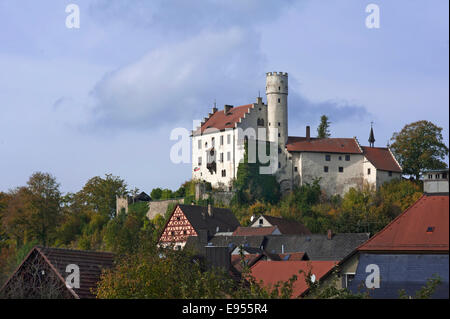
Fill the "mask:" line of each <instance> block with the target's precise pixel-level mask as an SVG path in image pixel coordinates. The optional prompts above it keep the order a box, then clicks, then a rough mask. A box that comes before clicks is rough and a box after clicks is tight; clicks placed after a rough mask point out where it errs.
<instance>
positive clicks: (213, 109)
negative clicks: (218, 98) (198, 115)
mask: <svg viewBox="0 0 450 319" xmlns="http://www.w3.org/2000/svg"><path fill="white" fill-rule="evenodd" d="M212 112H213V114H214V113H216V112H217V107H215V106H214V107H213V108H212Z"/></svg>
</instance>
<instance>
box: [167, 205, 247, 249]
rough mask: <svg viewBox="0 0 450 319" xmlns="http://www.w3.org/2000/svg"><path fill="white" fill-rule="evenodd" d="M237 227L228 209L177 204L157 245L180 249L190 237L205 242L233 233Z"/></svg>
mask: <svg viewBox="0 0 450 319" xmlns="http://www.w3.org/2000/svg"><path fill="white" fill-rule="evenodd" d="M238 226H239V222H238V220H237V219H236V217H235V216H234V214H233V212H232V211H231V210H229V209H226V208H218V207H211V205H208V207H206V206H197V205H181V204H179V205H177V206H176V207H175V209H174V210H173V212H172V214H171V216H170V218H169V220H168V221H167V223H166V225H165V227H164V230H163V231H162V233H161V236H160V238H159V245H160V246H163V247H167V246H169V245H172V246H173V247H174V248H175V249H182V248H183V247H184V245H185V244H186V241H187V239H188V237H190V236H198V237H199V238H201V239H202V241H205V242H206V241H208V239H209V238H211V237H212V236H214V235H215V234H216V233H220V232H233V231H234V230H235V229H236V228H237V227H238Z"/></svg>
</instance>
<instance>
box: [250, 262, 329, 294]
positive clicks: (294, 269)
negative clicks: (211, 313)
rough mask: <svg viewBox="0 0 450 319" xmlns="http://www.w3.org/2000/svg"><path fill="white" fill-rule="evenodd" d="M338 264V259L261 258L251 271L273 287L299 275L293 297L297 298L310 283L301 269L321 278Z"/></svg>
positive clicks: (318, 278)
mask: <svg viewBox="0 0 450 319" xmlns="http://www.w3.org/2000/svg"><path fill="white" fill-rule="evenodd" d="M336 264H337V261H265V260H261V261H259V262H258V263H256V264H255V265H254V266H253V267H251V273H252V275H253V276H254V277H255V278H256V281H257V282H259V281H261V280H262V281H263V284H264V285H265V286H267V287H270V286H271V287H273V286H274V285H275V284H276V283H277V282H278V281H288V280H289V279H290V278H291V277H292V276H293V275H297V280H296V281H295V283H294V286H293V295H292V297H293V298H296V297H298V296H300V295H302V294H303V293H305V292H306V291H307V290H308V285H307V283H306V280H305V276H304V274H299V271H300V270H303V271H304V272H306V273H308V272H309V271H310V270H311V273H312V274H314V275H315V277H316V280H320V279H321V278H322V277H323V276H324V275H325V274H327V273H328V272H330V271H331V270H332V269H333V267H334V266H335V265H336Z"/></svg>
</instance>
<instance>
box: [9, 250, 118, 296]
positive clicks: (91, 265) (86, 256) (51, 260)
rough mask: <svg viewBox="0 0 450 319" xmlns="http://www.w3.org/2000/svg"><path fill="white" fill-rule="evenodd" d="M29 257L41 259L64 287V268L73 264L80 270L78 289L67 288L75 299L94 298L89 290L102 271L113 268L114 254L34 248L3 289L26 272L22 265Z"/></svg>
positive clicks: (97, 280) (65, 274) (94, 284)
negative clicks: (16, 276) (18, 275)
mask: <svg viewBox="0 0 450 319" xmlns="http://www.w3.org/2000/svg"><path fill="white" fill-rule="evenodd" d="M31 257H38V258H39V257H41V258H42V259H43V260H44V262H45V263H46V264H47V265H48V266H49V267H50V269H52V270H53V272H54V273H55V275H56V276H57V278H59V279H60V281H61V284H62V285H63V286H66V283H65V278H66V277H67V275H68V273H66V267H67V266H68V265H70V264H75V265H77V266H78V267H79V270H80V288H68V287H67V289H68V291H69V292H70V294H71V295H72V296H73V298H76V299H79V298H81V299H83V298H95V295H94V294H92V292H91V289H95V288H96V287H97V283H98V282H99V280H100V275H101V273H102V270H103V269H108V268H111V267H112V266H113V262H114V254H112V253H109V252H98V251H84V250H74V249H62V248H49V247H39V246H36V247H34V248H33V249H32V250H31V251H30V253H29V254H28V255H27V257H26V258H25V259H24V260H23V261H22V263H21V265H20V266H19V267H18V268H17V270H16V271H15V272H14V274H13V275H11V277H10V279H9V280H8V281H7V282H6V284H5V285H4V287H3V288H2V289H4V288H5V287H7V285H8V283H9V282H10V281H11V280H14V276H15V275H16V274H17V273H19V272H20V271H26V268H25V267H24V265H25V264H26V262H27V260H28V259H29V258H31Z"/></svg>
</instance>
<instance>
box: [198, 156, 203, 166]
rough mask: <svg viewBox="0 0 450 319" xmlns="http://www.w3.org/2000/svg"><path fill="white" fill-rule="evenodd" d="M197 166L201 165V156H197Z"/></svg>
mask: <svg viewBox="0 0 450 319" xmlns="http://www.w3.org/2000/svg"><path fill="white" fill-rule="evenodd" d="M198 166H202V158H201V157H199V158H198Z"/></svg>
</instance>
